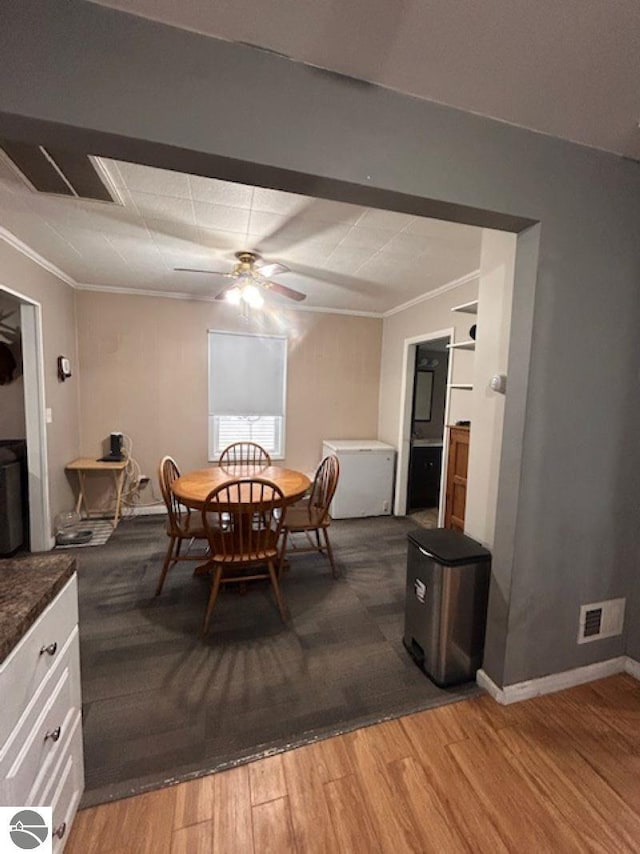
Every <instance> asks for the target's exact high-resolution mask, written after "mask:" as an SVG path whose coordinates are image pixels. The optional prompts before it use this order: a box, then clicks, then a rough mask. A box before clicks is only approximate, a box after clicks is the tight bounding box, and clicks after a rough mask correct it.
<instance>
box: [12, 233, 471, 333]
mask: <svg viewBox="0 0 640 854" xmlns="http://www.w3.org/2000/svg"><path fill="white" fill-rule="evenodd" d="M0 240H4V241H5V243H8V244H9V246H11V247H13V248H14V249H16V250H17V251H18V252H20V253H22V255H25V256H26V257H27V258H29V259H30V260H31V261H33V262H34V263H35V264H38V266H40V267H42V269H43V270H46V271H47V272H48V273H51V274H52V275H54V276H56V278H58V279H60V281H62V282H64V283H65V284H66V285H69V287H71V288H74V289H76V290H79V291H95V292H96V293H105V294H126V295H128V296H143V297H163V298H164V299H178V300H196V301H197V302H215V298H214V297H206V296H197V295H194V294H189V293H185V292H183V291H153V290H145V289H144V288H119V287H115V286H113V285H92V284H83V283H81V282H76V280H75V279H73V278H72V277H71V276H69V275H68V273H65V272H64V270H61V269H60V267H56V265H55V264H53V263H52V262H51V261H49V260H48V259H47V258H45V257H44V256H43V255H40V253H39V252H36V251H35V249H32V248H31V247H30V246H28V245H27V244H26V243H24V242H23V241H22V240H20V238H19V237H16V235H15V234H14V233H13V232H12V231H9V229H7V228H4V227H3V226H1V225H0ZM479 275H480V270H473V271H472V272H471V273H467V274H466V275H465V276H461V277H460V278H459V279H454V280H453V281H451V282H447V283H446V284H444V285H441V286H440V287H439V288H435V289H434V290H432V291H427V292H426V293H425V294H421V295H420V296H418V297H414V299H411V300H409V301H408V302H404V303H401V304H400V305H397V306H395V307H394V308H390V309H388V310H387V311H384V312H382V311H359V310H357V309H350V308H325V307H323V306H315V305H298V304H296V305H288V306H283V308H285V309H286V310H287V311H310V312H315V313H318V314H344V315H348V316H352V317H372V318H378V319H384V318H386V317H392V316H393V315H394V314H398V313H399V312H401V311H405V310H406V309H408V308H412V307H413V306H414V305H419V304H420V303H421V302H425V301H426V300H429V299H433V298H434V297H438V296H440V295H441V294H444V293H446V292H447V291H450V290H453V289H454V288H458V287H460V285H465V284H466V283H467V282H472V281H473V280H474V279H477V278H478V276H479Z"/></svg>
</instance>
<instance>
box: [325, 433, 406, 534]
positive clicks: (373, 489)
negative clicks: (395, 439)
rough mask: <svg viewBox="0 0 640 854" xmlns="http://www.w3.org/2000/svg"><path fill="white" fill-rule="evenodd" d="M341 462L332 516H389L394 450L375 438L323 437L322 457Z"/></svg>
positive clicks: (351, 517) (333, 517)
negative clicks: (332, 457) (335, 457)
mask: <svg viewBox="0 0 640 854" xmlns="http://www.w3.org/2000/svg"><path fill="white" fill-rule="evenodd" d="M328 454H335V455H336V456H337V457H338V462H339V463H340V478H339V480H338V488H337V489H336V494H335V496H334V498H333V501H332V502H331V509H330V511H329V512H330V513H331V518H332V519H357V518H359V517H362V516H389V515H390V514H391V508H392V506H393V477H394V472H395V462H396V449H395V448H394V447H392V446H391V445H387V444H385V443H384V442H378V441H377V440H376V439H325V440H324V442H323V444H322V456H323V457H326V456H327V455H328Z"/></svg>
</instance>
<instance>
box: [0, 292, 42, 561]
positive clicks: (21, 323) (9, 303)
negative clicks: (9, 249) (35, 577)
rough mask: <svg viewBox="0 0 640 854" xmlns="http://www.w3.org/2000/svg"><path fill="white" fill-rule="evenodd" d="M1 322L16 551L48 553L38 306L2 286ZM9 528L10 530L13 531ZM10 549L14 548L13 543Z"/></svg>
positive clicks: (3, 429) (4, 424)
mask: <svg viewBox="0 0 640 854" xmlns="http://www.w3.org/2000/svg"><path fill="white" fill-rule="evenodd" d="M0 317H3V318H4V322H3V324H2V326H1V327H0V329H3V330H4V335H3V336H2V337H0V340H2V341H4V342H5V343H8V348H9V351H10V352H11V354H12V355H13V359H14V361H15V367H13V369H12V371H11V379H10V381H8V382H6V383H5V384H4V385H1V386H0V390H1V391H2V392H3V395H4V393H5V392H6V399H5V401H4V402H6V404H7V405H6V406H2V407H0V410H2V411H3V413H4V418H3V419H2V422H1V423H2V426H1V427H0V431H1V433H2V434H3V435H0V440H5V449H6V448H7V447H9V448H10V449H11V450H10V452H9V453H12V454H13V456H14V458H15V459H16V460H17V461H19V463H20V467H21V474H20V478H19V480H20V489H19V494H20V496H21V505H20V506H21V510H20V516H21V523H22V524H21V528H22V540H21V542H20V543H19V544H17V548H24V549H28V550H29V551H32V552H38V551H48V550H49V549H51V548H52V547H53V540H52V537H51V531H50V508H49V474H48V464H47V435H46V410H45V390H44V389H45V387H44V357H43V343H42V311H41V306H40V304H39V303H37V302H35V301H33V300H31V299H29V298H28V297H26V296H24V295H23V294H20V293H18V292H17V291H14V290H12V289H10V288H7V287H5V286H2V285H0ZM9 361H10V360H9ZM9 361H8V364H9ZM5 434H6V435H5ZM9 434H11V435H9ZM0 446H2V442H0ZM15 486H16V483H15V480H12V483H11V489H12V490H13V489H14V488H15ZM13 494H14V493H13V492H12V495H13ZM16 494H17V493H16ZM22 501H23V502H24V503H22ZM13 524H14V523H12V530H15V529H14V527H13ZM11 543H12V545H13V543H14V540H13V539H12V540H11ZM14 550H15V549H14V548H12V549H11V551H14Z"/></svg>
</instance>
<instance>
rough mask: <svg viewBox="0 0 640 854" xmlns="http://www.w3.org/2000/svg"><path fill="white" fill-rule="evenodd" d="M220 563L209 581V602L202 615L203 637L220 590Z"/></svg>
mask: <svg viewBox="0 0 640 854" xmlns="http://www.w3.org/2000/svg"><path fill="white" fill-rule="evenodd" d="M222 569H223V567H222V564H218V565H217V566H216V568H215V571H214V574H213V579H212V581H211V593H210V594H209V603H208V605H207V613H206V614H205V616H204V626H203V627H202V635H203V637H204V636H205V635H206V634H207V632H208V631H209V623H210V622H211V614H212V612H213V609H214V606H215V604H216V599H217V598H218V592H219V591H220V582H221V581H222Z"/></svg>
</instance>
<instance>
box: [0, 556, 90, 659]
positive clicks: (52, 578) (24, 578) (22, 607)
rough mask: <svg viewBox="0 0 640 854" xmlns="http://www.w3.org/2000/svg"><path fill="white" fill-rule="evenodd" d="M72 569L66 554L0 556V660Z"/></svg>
mask: <svg viewBox="0 0 640 854" xmlns="http://www.w3.org/2000/svg"><path fill="white" fill-rule="evenodd" d="M75 571H76V561H75V558H73V557H70V555H68V554H50V553H46V554H35V555H25V556H24V557H21V558H16V559H15V560H14V559H13V558H11V559H9V560H0V662H2V661H4V659H5V658H6V657H7V656H8V655H9V653H10V652H11V650H12V649H13V648H14V647H15V646H17V645H18V643H19V642H20V640H21V639H22V638H23V637H24V635H26V633H27V632H28V631H29V629H30V628H31V626H32V625H33V624H34V623H35V621H36V620H37V619H38V617H39V616H40V614H41V613H42V612H43V611H44V609H45V608H46V607H47V605H48V604H49V603H50V602H51V601H53V599H54V598H55V597H56V596H57V594H58V593H59V592H60V591H61V590H62V588H63V587H64V585H65V584H66V583H67V581H68V580H69V579H70V578H71V576H72V575H73V573H74V572H75Z"/></svg>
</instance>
